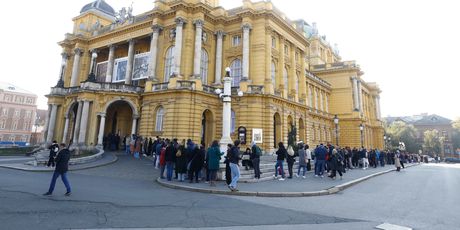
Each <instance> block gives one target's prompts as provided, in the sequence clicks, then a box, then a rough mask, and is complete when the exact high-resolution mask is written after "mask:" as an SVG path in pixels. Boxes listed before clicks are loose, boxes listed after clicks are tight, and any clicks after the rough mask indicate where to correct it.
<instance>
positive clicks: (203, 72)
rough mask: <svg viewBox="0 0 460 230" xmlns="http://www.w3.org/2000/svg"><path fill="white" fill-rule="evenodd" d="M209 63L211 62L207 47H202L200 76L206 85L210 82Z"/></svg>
mask: <svg viewBox="0 0 460 230" xmlns="http://www.w3.org/2000/svg"><path fill="white" fill-rule="evenodd" d="M208 63H209V57H208V52H206V50H205V49H201V64H200V76H201V82H202V83H203V84H205V85H206V84H207V83H208Z"/></svg>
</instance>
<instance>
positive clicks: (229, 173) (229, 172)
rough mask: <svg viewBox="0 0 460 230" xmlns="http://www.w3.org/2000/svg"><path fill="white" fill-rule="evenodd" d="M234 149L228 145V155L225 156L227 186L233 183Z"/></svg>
mask: <svg viewBox="0 0 460 230" xmlns="http://www.w3.org/2000/svg"><path fill="white" fill-rule="evenodd" d="M231 148H232V144H228V145H227V154H226V155H225V161H224V163H225V182H226V183H227V185H230V183H232V170H231V169H230V155H231V153H230V149H231Z"/></svg>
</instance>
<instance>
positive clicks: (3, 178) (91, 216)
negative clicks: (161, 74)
mask: <svg viewBox="0 0 460 230" xmlns="http://www.w3.org/2000/svg"><path fill="white" fill-rule="evenodd" d="M119 157H120V159H119V161H117V162H116V163H114V164H112V165H107V166H103V167H99V168H93V169H87V170H81V171H73V172H70V173H69V179H70V182H71V184H72V188H73V194H72V196H71V197H65V196H64V193H65V188H64V186H63V185H62V182H61V181H58V183H57V186H56V190H55V192H54V194H53V196H52V197H44V196H42V195H41V194H42V193H44V192H45V191H46V190H47V187H48V185H49V181H50V179H51V175H52V173H51V172H46V173H45V172H24V171H18V170H11V169H0V223H2V224H1V227H0V229H70V228H72V229H99V228H171V227H176V228H205V227H210V228H218V227H219V228H222V227H227V228H222V229H235V227H236V226H238V229H293V228H295V229H297V228H307V229H308V228H309V229H373V227H375V226H376V225H378V224H381V223H384V222H388V223H391V224H397V225H402V226H406V227H412V228H414V229H443V230H445V229H458V226H460V219H459V218H456V216H457V215H458V213H460V208H459V207H458V205H455V204H459V203H460V198H459V196H458V195H457V194H458V191H459V188H460V167H457V166H452V165H441V164H439V165H421V166H416V167H412V168H409V169H407V170H404V171H403V172H401V173H396V172H394V173H389V174H385V175H383V176H379V177H376V178H373V179H370V180H367V181H365V182H363V183H361V184H358V185H356V186H354V187H352V188H349V189H347V190H345V191H342V192H340V193H338V194H336V195H329V196H321V197H302V198H262V197H238V196H223V195H211V194H202V193H194V192H187V191H181V190H172V189H168V188H164V187H161V186H160V185H158V184H156V183H154V180H153V179H154V178H155V177H156V176H157V175H158V171H157V170H154V169H153V167H152V163H151V162H150V161H148V160H135V159H132V158H129V157H126V156H123V155H121V156H119ZM280 185H281V186H282V182H280ZM256 226H258V227H256Z"/></svg>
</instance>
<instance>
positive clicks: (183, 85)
mask: <svg viewBox="0 0 460 230" xmlns="http://www.w3.org/2000/svg"><path fill="white" fill-rule="evenodd" d="M177 89H189V90H195V82H194V81H186V80H178V81H177Z"/></svg>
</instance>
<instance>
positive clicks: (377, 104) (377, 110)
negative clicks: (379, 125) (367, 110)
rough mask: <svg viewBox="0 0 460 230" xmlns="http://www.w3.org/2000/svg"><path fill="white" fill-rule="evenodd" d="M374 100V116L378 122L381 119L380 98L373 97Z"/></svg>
mask: <svg viewBox="0 0 460 230" xmlns="http://www.w3.org/2000/svg"><path fill="white" fill-rule="evenodd" d="M374 99H375V112H376V114H375V116H376V117H377V120H380V119H381V118H382V117H381V114H380V96H375V97H374Z"/></svg>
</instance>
